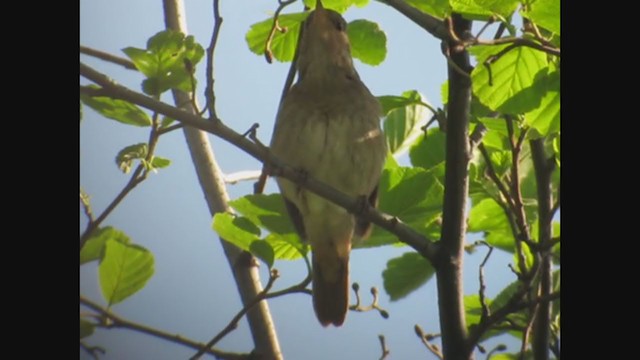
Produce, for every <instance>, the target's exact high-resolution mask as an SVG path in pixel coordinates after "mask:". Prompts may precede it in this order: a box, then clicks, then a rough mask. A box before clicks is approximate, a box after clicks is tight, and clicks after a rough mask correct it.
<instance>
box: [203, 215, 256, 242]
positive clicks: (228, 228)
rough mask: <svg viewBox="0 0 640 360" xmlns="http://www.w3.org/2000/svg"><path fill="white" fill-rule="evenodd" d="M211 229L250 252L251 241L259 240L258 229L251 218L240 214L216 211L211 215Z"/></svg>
mask: <svg viewBox="0 0 640 360" xmlns="http://www.w3.org/2000/svg"><path fill="white" fill-rule="evenodd" d="M213 229H214V230H215V231H216V232H217V233H218V235H220V237H221V238H223V239H224V240H226V241H228V242H230V243H232V244H233V245H235V246H237V247H238V248H240V249H242V250H245V251H249V252H251V243H253V242H254V241H256V240H260V229H259V228H258V227H257V226H256V225H255V224H254V223H253V222H251V220H249V219H247V218H245V217H242V216H234V215H233V214H229V213H217V214H215V216H214V217H213Z"/></svg>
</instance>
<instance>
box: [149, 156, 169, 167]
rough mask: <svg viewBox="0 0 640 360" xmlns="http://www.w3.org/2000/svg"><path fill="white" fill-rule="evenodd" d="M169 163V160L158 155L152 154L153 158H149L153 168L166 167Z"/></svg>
mask: <svg viewBox="0 0 640 360" xmlns="http://www.w3.org/2000/svg"><path fill="white" fill-rule="evenodd" d="M169 165H171V160H169V159H165V158H163V157H160V156H154V157H153V160H151V166H152V167H153V168H154V169H162V168H166V167H167V166H169Z"/></svg>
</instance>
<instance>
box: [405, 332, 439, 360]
mask: <svg viewBox="0 0 640 360" xmlns="http://www.w3.org/2000/svg"><path fill="white" fill-rule="evenodd" d="M413 329H414V330H415V332H416V335H418V337H419V338H420V341H422V343H423V344H424V346H426V347H427V349H428V350H429V351H431V353H432V354H433V355H435V356H436V357H437V358H438V359H440V360H442V359H444V356H443V355H442V352H441V351H440V349H439V348H438V345H436V344H432V343H430V342H429V340H430V339H432V338H433V337H432V336H431V335H430V334H425V333H424V331H422V328H421V327H420V325H418V324H416V325H415V326H414V327H413Z"/></svg>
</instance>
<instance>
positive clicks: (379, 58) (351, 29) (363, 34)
mask: <svg viewBox="0 0 640 360" xmlns="http://www.w3.org/2000/svg"><path fill="white" fill-rule="evenodd" d="M347 35H349V42H350V43H351V54H352V55H353V57H354V58H356V59H359V60H360V61H362V62H363V63H365V64H368V65H379V64H380V63H382V62H383V61H384V59H385V57H386V56H387V36H386V35H385V33H384V31H382V30H381V29H380V26H379V25H378V23H375V22H372V21H369V20H362V19H360V20H353V21H352V22H350V23H349V24H348V25H347Z"/></svg>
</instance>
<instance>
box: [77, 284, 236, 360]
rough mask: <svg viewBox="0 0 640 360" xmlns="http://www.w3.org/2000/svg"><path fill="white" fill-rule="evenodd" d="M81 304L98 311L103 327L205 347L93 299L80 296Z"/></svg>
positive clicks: (215, 352)
mask: <svg viewBox="0 0 640 360" xmlns="http://www.w3.org/2000/svg"><path fill="white" fill-rule="evenodd" d="M80 304H81V305H84V306H86V307H88V308H90V309H92V310H93V311H95V312H97V313H98V314H99V315H100V316H101V319H102V322H101V323H99V324H97V325H96V326H99V327H103V328H107V329H108V328H114V327H116V328H126V329H130V330H134V331H137V332H140V333H143V334H147V335H151V336H154V337H157V338H160V339H164V340H168V341H171V342H174V343H176V344H180V345H183V346H186V347H190V348H192V349H204V344H202V343H199V342H196V341H193V340H190V339H187V338H184V337H182V336H180V335H175V334H170V333H167V332H164V331H161V330H158V329H155V328H152V327H149V326H146V325H142V324H138V323H135V322H133V321H129V320H127V319H124V318H121V317H120V316H118V315H115V314H114V313H112V312H111V311H109V310H107V309H105V308H103V307H102V306H100V305H98V304H96V303H94V302H93V301H91V300H89V299H87V298H85V297H83V296H82V295H81V296H80ZM204 350H205V352H206V353H207V354H211V355H214V356H216V357H218V358H223V359H237V360H239V359H249V354H238V353H228V352H224V351H220V350H217V349H208V348H207V349H204Z"/></svg>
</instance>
